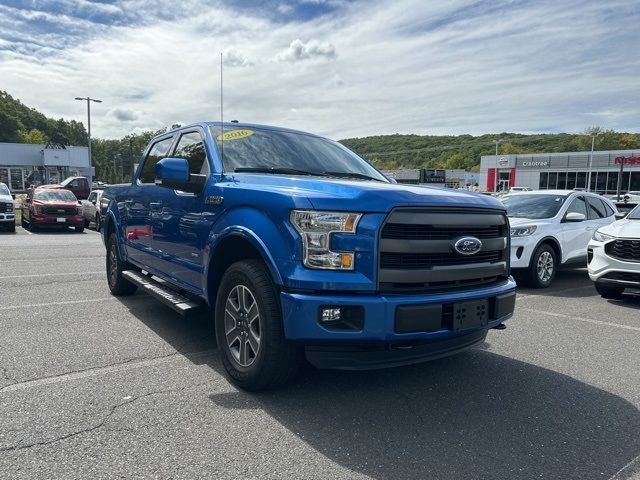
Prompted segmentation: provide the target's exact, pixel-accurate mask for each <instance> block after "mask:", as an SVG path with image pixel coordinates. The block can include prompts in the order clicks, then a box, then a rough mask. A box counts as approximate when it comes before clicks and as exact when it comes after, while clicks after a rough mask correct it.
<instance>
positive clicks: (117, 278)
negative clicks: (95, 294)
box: [107, 233, 138, 296]
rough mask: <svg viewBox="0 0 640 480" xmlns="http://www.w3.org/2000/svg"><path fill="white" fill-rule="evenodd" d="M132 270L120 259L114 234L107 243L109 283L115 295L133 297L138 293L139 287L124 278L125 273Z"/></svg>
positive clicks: (130, 266) (128, 264) (129, 265)
mask: <svg viewBox="0 0 640 480" xmlns="http://www.w3.org/2000/svg"><path fill="white" fill-rule="evenodd" d="M131 268H133V267H132V265H131V264H130V263H128V262H125V261H123V260H122V259H121V258H120V253H119V252H118V245H117V243H116V235H115V233H112V234H111V236H110V237H109V240H108V242H107V283H108V284H109V290H111V293H112V294H113V295H115V296H124V295H131V294H132V293H134V292H135V291H136V289H137V288H138V287H137V286H136V285H134V284H133V283H131V282H130V281H128V280H127V279H126V278H124V277H123V276H122V272H123V271H125V270H130V269H131Z"/></svg>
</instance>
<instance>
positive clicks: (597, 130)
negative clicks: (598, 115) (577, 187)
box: [586, 127, 600, 192]
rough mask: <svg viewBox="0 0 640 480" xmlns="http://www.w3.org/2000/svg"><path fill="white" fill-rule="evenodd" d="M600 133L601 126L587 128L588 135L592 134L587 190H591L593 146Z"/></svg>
mask: <svg viewBox="0 0 640 480" xmlns="http://www.w3.org/2000/svg"><path fill="white" fill-rule="evenodd" d="M599 133H600V127H591V128H588V129H587V130H586V134H587V135H591V154H590V155H589V173H588V176H587V192H590V191H591V165H592V163H593V147H595V144H596V136H597V135H598V134H599Z"/></svg>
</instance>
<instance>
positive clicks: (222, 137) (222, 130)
mask: <svg viewBox="0 0 640 480" xmlns="http://www.w3.org/2000/svg"><path fill="white" fill-rule="evenodd" d="M223 122H224V90H223V88H222V52H220V155H221V156H222V163H223V165H224V123H223ZM223 168H224V167H223Z"/></svg>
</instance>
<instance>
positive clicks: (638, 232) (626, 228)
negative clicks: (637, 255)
mask: <svg viewBox="0 0 640 480" xmlns="http://www.w3.org/2000/svg"><path fill="white" fill-rule="evenodd" d="M600 231H601V232H602V233H606V234H607V235H613V236H614V237H624V238H638V239H640V220H628V219H626V218H624V219H622V220H617V221H615V222H613V223H612V224H610V225H607V226H606V227H602V228H600Z"/></svg>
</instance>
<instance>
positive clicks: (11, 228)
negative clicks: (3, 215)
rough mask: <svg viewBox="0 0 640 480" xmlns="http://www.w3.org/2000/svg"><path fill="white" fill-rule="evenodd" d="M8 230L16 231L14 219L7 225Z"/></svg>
mask: <svg viewBox="0 0 640 480" xmlns="http://www.w3.org/2000/svg"><path fill="white" fill-rule="evenodd" d="M9 231H10V232H15V231H16V222H15V221H14V222H13V223H12V224H11V225H9Z"/></svg>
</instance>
